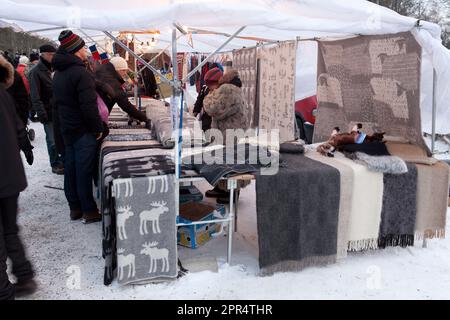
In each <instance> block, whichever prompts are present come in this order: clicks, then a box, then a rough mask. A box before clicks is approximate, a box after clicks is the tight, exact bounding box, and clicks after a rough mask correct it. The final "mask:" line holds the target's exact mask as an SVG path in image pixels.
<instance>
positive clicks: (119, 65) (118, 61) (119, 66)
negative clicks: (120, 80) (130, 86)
mask: <svg viewBox="0 0 450 320" xmlns="http://www.w3.org/2000/svg"><path fill="white" fill-rule="evenodd" d="M109 62H111V64H112V65H113V66H114V69H116V71H119V70H128V63H127V61H126V60H125V59H124V58H122V57H113V58H111V60H109Z"/></svg>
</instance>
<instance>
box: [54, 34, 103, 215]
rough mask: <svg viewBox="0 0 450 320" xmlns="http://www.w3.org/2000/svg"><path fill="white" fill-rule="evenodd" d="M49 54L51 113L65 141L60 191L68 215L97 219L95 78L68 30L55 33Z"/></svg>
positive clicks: (78, 42) (98, 129)
mask: <svg viewBox="0 0 450 320" xmlns="http://www.w3.org/2000/svg"><path fill="white" fill-rule="evenodd" d="M59 41H60V43H61V46H60V47H59V49H58V51H57V52H56V54H55V57H54V58H53V61H52V63H53V66H54V68H55V70H56V72H55V75H54V77H53V98H54V103H55V111H56V114H55V117H57V118H58V120H59V123H58V125H59V130H60V132H61V134H62V137H63V140H64V144H65V164H64V191H65V194H66V198H67V201H68V203H69V207H70V218H71V219H72V220H78V219H80V218H83V223H91V222H95V221H99V220H101V215H100V214H99V212H98V208H97V204H96V202H95V200H94V196H93V190H92V179H93V175H94V168H95V161H96V151H97V145H98V142H97V140H98V139H100V138H101V137H102V132H103V129H104V128H103V123H102V120H101V118H100V115H99V111H98V106H97V93H96V90H95V80H94V77H93V75H92V73H90V72H89V71H88V70H87V69H86V65H85V61H87V50H86V49H85V47H84V46H85V42H84V41H83V39H81V38H80V37H79V36H78V35H76V34H74V33H72V31H70V30H64V31H62V32H61V34H60V35H59Z"/></svg>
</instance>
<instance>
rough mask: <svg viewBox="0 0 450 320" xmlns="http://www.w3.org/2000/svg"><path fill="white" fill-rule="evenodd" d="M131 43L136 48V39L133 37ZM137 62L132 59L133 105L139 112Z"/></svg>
mask: <svg viewBox="0 0 450 320" xmlns="http://www.w3.org/2000/svg"><path fill="white" fill-rule="evenodd" d="M133 43H134V48H136V38H135V37H134V35H133ZM137 63H138V61H137V59H134V105H135V107H136V109H138V110H140V108H139V105H138V84H139V81H138V65H137Z"/></svg>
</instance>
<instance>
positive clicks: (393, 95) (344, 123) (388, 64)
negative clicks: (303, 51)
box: [314, 32, 426, 148]
mask: <svg viewBox="0 0 450 320" xmlns="http://www.w3.org/2000/svg"><path fill="white" fill-rule="evenodd" d="M420 58H421V47H420V46H419V44H418V43H417V41H416V40H415V39H414V37H413V35H412V34H411V33H409V32H405V33H398V34H393V35H383V36H361V37H356V38H351V39H345V40H338V41H320V42H319V59H318V73H317V75H318V79H317V98H318V106H319V108H318V116H317V119H316V124H315V128H314V141H315V142H321V141H326V140H327V139H328V138H329V135H330V132H331V130H332V129H333V128H334V127H336V126H339V127H340V128H341V129H344V130H345V131H347V129H349V128H351V127H353V126H354V125H355V124H357V123H361V124H363V127H364V129H365V131H366V132H367V133H368V134H372V133H373V132H375V131H377V132H383V131H384V132H386V133H387V134H388V135H390V136H396V137H403V138H407V139H409V140H410V141H411V142H413V143H415V144H416V145H420V146H421V147H424V148H426V146H425V144H424V142H423V139H422V131H421V122H420V121H421V120H420V108H419V106H420V68H421V64H420Z"/></svg>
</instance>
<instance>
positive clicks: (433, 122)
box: [431, 68, 437, 154]
mask: <svg viewBox="0 0 450 320" xmlns="http://www.w3.org/2000/svg"><path fill="white" fill-rule="evenodd" d="M436 83H437V74H436V69H434V68H433V109H432V120H431V153H432V154H434V153H435V147H436Z"/></svg>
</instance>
